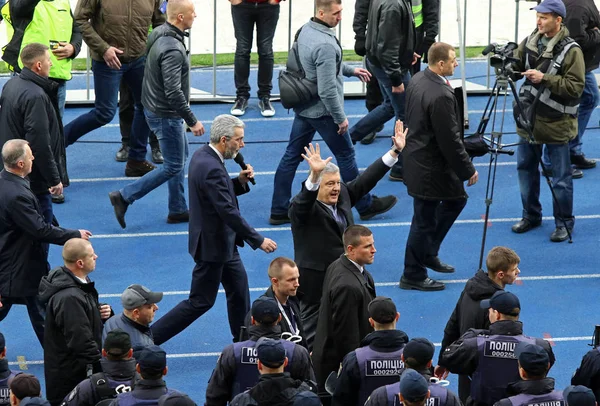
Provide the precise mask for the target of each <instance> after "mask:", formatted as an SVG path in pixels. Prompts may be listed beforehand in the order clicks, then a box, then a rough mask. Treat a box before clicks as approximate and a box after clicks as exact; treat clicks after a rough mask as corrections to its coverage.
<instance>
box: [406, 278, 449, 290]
mask: <svg viewBox="0 0 600 406" xmlns="http://www.w3.org/2000/svg"><path fill="white" fill-rule="evenodd" d="M445 287H446V285H444V284H443V283H442V282H438V281H436V280H433V279H431V278H425V279H424V280H422V281H411V280H409V279H406V278H405V277H404V276H403V277H402V278H400V289H406V290H411V289H412V290H422V291H425V292H428V291H434V290H444V288H445Z"/></svg>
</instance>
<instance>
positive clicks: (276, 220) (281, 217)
mask: <svg viewBox="0 0 600 406" xmlns="http://www.w3.org/2000/svg"><path fill="white" fill-rule="evenodd" d="M290 222H291V221H290V218H289V217H288V215H287V214H271V217H269V224H270V225H272V226H280V225H282V224H287V223H290Z"/></svg>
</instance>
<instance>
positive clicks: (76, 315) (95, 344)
mask: <svg viewBox="0 0 600 406" xmlns="http://www.w3.org/2000/svg"><path fill="white" fill-rule="evenodd" d="M62 255H63V258H64V260H65V265H64V266H60V267H58V268H55V269H53V270H52V272H50V274H49V275H48V276H45V277H44V278H43V279H42V282H41V283H40V289H39V293H40V300H41V301H42V303H45V304H46V332H45V335H44V375H45V378H46V398H47V399H48V401H49V402H50V403H51V404H52V406H56V405H60V404H61V403H62V401H63V399H64V398H65V396H66V395H67V394H68V393H69V392H70V391H71V390H72V389H73V388H74V387H75V386H77V384H78V383H79V382H81V381H82V380H84V379H85V378H86V377H87V376H88V371H92V372H94V373H95V372H100V370H101V368H100V359H101V352H100V351H101V349H102V324H103V323H104V321H105V320H107V319H108V318H109V317H110V316H111V315H112V310H111V308H110V306H109V305H100V304H99V303H98V291H97V290H96V287H95V285H94V282H92V281H91V280H90V278H89V277H88V275H89V274H90V273H91V272H92V271H93V270H94V269H95V267H96V258H98V256H97V255H96V254H95V253H94V248H93V247H92V244H90V243H89V242H88V241H85V240H82V239H78V238H75V239H72V240H69V241H67V243H66V244H65V247H64V248H63V254H62ZM84 281H85V282H84Z"/></svg>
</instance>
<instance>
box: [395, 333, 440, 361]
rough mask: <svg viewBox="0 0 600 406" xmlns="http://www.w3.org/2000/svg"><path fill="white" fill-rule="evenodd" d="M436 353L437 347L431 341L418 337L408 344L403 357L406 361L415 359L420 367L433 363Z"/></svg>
mask: <svg viewBox="0 0 600 406" xmlns="http://www.w3.org/2000/svg"><path fill="white" fill-rule="evenodd" d="M434 352H435V347H434V346H433V343H432V342H431V341H429V340H428V339H426V338H423V337H417V338H413V339H412V340H410V341H409V342H408V343H406V345H405V346H404V350H403V351H402V355H404V359H405V360H407V359H408V358H414V360H415V361H417V363H418V364H419V365H425V364H427V363H428V362H429V361H431V359H432V358H433V353H434Z"/></svg>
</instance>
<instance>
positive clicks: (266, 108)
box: [258, 97, 275, 117]
mask: <svg viewBox="0 0 600 406" xmlns="http://www.w3.org/2000/svg"><path fill="white" fill-rule="evenodd" d="M258 107H259V108H260V114H262V116H263V117H273V116H274V115H275V109H274V108H273V106H272V105H271V101H270V100H269V98H268V97H263V98H262V99H260V101H259V102H258Z"/></svg>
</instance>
